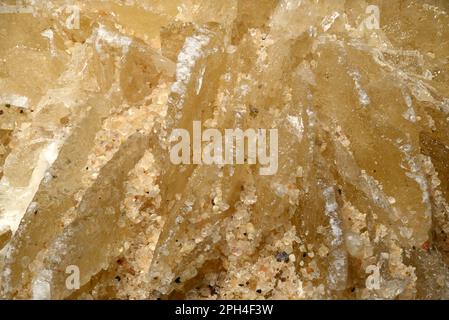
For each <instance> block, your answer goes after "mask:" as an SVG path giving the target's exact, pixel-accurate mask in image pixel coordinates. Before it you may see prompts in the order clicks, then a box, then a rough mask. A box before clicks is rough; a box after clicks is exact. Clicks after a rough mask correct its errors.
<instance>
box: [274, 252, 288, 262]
mask: <svg viewBox="0 0 449 320" xmlns="http://www.w3.org/2000/svg"><path fill="white" fill-rule="evenodd" d="M276 260H277V262H289V261H290V259H289V258H288V253H287V252H285V251H282V252H278V253H276Z"/></svg>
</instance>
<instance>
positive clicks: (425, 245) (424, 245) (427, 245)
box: [421, 240, 430, 251]
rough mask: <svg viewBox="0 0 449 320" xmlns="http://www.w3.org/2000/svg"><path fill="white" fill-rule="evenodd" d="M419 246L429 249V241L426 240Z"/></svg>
mask: <svg viewBox="0 0 449 320" xmlns="http://www.w3.org/2000/svg"><path fill="white" fill-rule="evenodd" d="M421 248H422V249H423V250H426V251H429V249H430V241H429V240H427V241H426V242H424V243H423V244H422V245H421Z"/></svg>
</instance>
